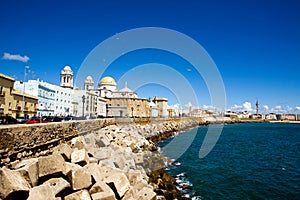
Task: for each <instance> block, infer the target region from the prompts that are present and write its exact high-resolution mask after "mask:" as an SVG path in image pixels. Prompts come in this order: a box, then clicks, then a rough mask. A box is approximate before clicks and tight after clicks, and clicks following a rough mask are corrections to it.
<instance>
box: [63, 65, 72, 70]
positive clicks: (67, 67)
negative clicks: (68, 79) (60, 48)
mask: <svg viewBox="0 0 300 200" xmlns="http://www.w3.org/2000/svg"><path fill="white" fill-rule="evenodd" d="M64 70H66V71H72V70H71V67H70V66H68V65H66V66H65V67H64Z"/></svg>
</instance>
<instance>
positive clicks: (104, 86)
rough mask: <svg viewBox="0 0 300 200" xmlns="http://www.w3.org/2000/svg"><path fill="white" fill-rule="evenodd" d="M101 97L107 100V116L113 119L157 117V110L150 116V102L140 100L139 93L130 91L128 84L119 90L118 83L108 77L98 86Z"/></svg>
mask: <svg viewBox="0 0 300 200" xmlns="http://www.w3.org/2000/svg"><path fill="white" fill-rule="evenodd" d="M98 91H99V93H100V96H101V97H103V98H105V99H106V100H107V102H106V103H107V110H106V112H107V116H111V117H150V116H151V115H153V116H156V115H157V114H155V110H156V107H154V109H153V113H152V114H151V115H150V107H149V103H150V101H149V100H148V99H144V98H139V97H138V95H137V93H136V92H134V91H132V90H131V89H129V87H128V84H127V82H126V83H125V86H124V88H122V89H120V90H117V83H116V81H115V80H114V79H113V78H112V77H110V76H106V77H104V78H102V79H101V80H100V82H99V84H98Z"/></svg>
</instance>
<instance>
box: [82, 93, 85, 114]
mask: <svg viewBox="0 0 300 200" xmlns="http://www.w3.org/2000/svg"><path fill="white" fill-rule="evenodd" d="M84 103H85V96H84V95H82V117H83V118H84Z"/></svg>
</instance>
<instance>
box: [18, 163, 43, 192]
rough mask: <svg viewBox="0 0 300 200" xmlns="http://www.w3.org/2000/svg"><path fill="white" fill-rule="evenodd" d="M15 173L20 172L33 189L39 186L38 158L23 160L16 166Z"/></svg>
mask: <svg viewBox="0 0 300 200" xmlns="http://www.w3.org/2000/svg"><path fill="white" fill-rule="evenodd" d="M14 169H16V170H15V171H17V172H19V173H20V174H21V176H23V177H24V178H25V180H26V181H28V183H30V185H31V186H32V187H34V186H37V184H38V178H39V172H38V158H31V159H27V160H22V161H21V162H19V163H18V164H16V165H15V166H14Z"/></svg>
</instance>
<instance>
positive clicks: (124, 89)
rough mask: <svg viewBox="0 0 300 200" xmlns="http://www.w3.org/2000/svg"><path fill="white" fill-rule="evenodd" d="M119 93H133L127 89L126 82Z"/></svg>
mask: <svg viewBox="0 0 300 200" xmlns="http://www.w3.org/2000/svg"><path fill="white" fill-rule="evenodd" d="M120 92H128V93H133V91H132V90H131V89H129V88H128V86H127V82H125V86H124V88H123V89H121V90H120Z"/></svg>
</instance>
